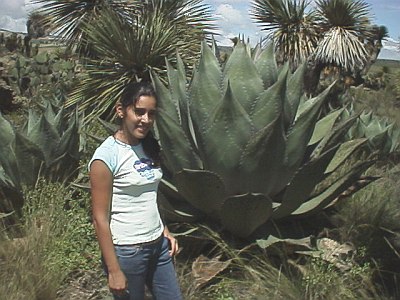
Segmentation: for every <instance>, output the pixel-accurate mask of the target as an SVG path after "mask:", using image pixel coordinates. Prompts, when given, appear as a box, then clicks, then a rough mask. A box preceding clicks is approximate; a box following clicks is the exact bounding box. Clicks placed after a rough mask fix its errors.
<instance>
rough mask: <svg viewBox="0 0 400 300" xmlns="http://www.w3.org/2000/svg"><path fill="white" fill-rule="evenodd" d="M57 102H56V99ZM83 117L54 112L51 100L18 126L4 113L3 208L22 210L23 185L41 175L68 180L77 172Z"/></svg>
mask: <svg viewBox="0 0 400 300" xmlns="http://www.w3.org/2000/svg"><path fill="white" fill-rule="evenodd" d="M53 103H54V104H56V101H53ZM79 126H80V125H79V118H78V114H77V113H75V114H74V115H73V117H71V118H70V119H66V118H65V111H64V109H60V110H58V111H57V112H55V111H54V105H52V104H51V103H50V102H49V101H48V102H46V105H45V106H44V107H43V111H42V113H41V114H38V113H37V112H35V111H33V110H31V111H30V112H29V116H28V120H27V122H26V123H25V124H24V126H22V127H21V128H20V129H18V130H17V129H15V128H14V127H13V126H12V125H11V123H10V122H9V121H7V120H6V119H5V118H4V117H3V116H2V115H0V132H1V144H0V170H1V172H0V187H1V188H2V191H3V194H4V195H5V198H7V196H9V195H12V196H10V197H11V198H12V199H11V200H10V199H3V200H4V201H5V202H7V201H9V200H10V201H11V203H0V209H1V210H3V211H10V209H14V210H16V211H19V209H20V208H21V207H22V205H23V195H22V188H23V186H34V185H35V184H36V183H37V180H38V179H39V177H45V178H47V179H48V180H56V181H62V182H64V181H66V180H68V179H70V178H71V177H72V176H74V174H76V172H77V168H78V165H79V159H80V153H81V151H82V149H80V136H79V130H80V128H79Z"/></svg>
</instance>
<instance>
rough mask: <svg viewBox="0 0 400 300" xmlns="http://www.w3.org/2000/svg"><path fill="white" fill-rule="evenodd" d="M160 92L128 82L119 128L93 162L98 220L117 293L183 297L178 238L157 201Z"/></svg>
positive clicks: (120, 107)
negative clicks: (176, 263) (156, 131)
mask: <svg viewBox="0 0 400 300" xmlns="http://www.w3.org/2000/svg"><path fill="white" fill-rule="evenodd" d="M156 110H157V97H156V94H155V92H154V89H153V88H152V86H151V85H150V84H149V83H134V84H131V85H129V86H128V87H127V88H126V89H125V92H124V93H123V95H122V97H121V100H120V101H119V102H118V103H117V105H116V113H117V116H118V118H119V119H120V121H121V122H120V128H119V130H118V131H117V132H116V133H115V134H114V136H110V137H108V138H107V139H106V140H105V141H104V142H103V143H102V144H101V145H100V147H99V148H97V150H96V151H95V153H94V155H93V158H92V159H91V161H90V162H89V170H90V184H91V194H92V213H93V223H94V227H95V230H96V234H97V239H98V242H99V245H100V250H101V253H102V258H103V262H104V266H105V270H106V273H107V276H108V285H109V288H110V290H111V292H112V293H113V295H114V299H127V300H128V299H131V300H132V299H135V300H136V299H143V298H144V290H145V285H147V287H148V288H149V290H150V291H151V293H152V295H153V297H154V298H155V299H159V300H169V299H170V300H177V299H181V298H182V296H181V292H180V289H179V286H178V283H177V279H176V274H175V269H174V266H173V262H172V256H173V255H175V254H176V253H177V251H178V243H177V241H176V239H175V238H174V237H172V236H171V234H170V233H169V231H168V229H167V227H166V226H165V225H164V224H163V223H162V221H161V218H160V214H159V211H158V207H157V188H158V184H159V182H160V180H161V176H162V172H161V169H160V157H159V149H160V148H159V146H158V144H157V142H156V141H155V139H154V138H153V137H152V136H151V132H150V129H151V127H152V125H153V123H154V120H155V117H156Z"/></svg>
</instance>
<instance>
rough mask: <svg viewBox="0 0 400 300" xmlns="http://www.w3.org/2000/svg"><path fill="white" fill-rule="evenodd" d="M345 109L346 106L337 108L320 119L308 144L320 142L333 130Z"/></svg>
mask: <svg viewBox="0 0 400 300" xmlns="http://www.w3.org/2000/svg"><path fill="white" fill-rule="evenodd" d="M343 110H344V108H342V109H338V110H335V111H333V112H331V113H329V114H327V115H326V116H325V117H323V118H322V119H321V120H319V121H318V122H317V124H316V125H315V129H314V132H313V135H312V137H311V139H310V142H309V143H308V145H314V144H316V143H318V142H320V141H321V140H322V139H323V138H324V137H325V136H326V135H327V134H328V133H329V132H330V131H331V130H332V128H333V126H334V125H335V123H336V122H337V120H338V118H339V116H340V115H341V114H342V112H343Z"/></svg>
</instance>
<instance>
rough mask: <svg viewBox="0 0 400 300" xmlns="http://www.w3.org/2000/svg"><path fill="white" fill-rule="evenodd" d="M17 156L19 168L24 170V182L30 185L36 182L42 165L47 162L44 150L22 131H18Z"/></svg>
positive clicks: (22, 175) (22, 176)
mask: <svg viewBox="0 0 400 300" xmlns="http://www.w3.org/2000/svg"><path fill="white" fill-rule="evenodd" d="M15 156H16V158H17V163H18V170H20V171H22V172H21V180H22V182H23V183H25V184H28V185H33V184H35V183H36V181H37V179H38V177H39V170H40V166H41V164H42V163H44V162H45V158H44V154H43V151H42V150H41V149H40V147H39V146H37V145H36V144H35V143H33V142H32V141H30V140H29V139H28V138H26V137H25V136H23V135H22V134H21V133H19V132H16V139H15Z"/></svg>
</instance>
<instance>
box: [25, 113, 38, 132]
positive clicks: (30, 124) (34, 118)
mask: <svg viewBox="0 0 400 300" xmlns="http://www.w3.org/2000/svg"><path fill="white" fill-rule="evenodd" d="M38 122H39V115H38V114H37V112H36V111H34V110H32V109H29V112H28V121H27V122H26V125H25V126H24V132H25V133H26V135H27V136H29V134H30V132H31V131H32V128H34V127H35V125H36V124H37V123H38Z"/></svg>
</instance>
